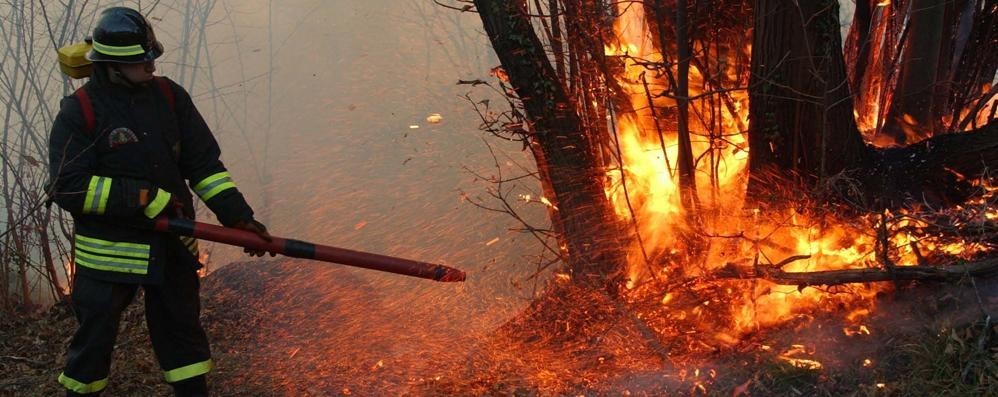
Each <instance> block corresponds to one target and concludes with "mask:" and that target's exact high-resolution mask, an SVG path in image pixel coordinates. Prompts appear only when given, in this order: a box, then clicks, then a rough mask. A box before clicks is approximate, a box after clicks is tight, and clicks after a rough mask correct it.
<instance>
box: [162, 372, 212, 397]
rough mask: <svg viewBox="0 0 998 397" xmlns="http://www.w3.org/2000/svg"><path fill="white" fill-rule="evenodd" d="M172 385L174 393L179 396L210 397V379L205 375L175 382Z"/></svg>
mask: <svg viewBox="0 0 998 397" xmlns="http://www.w3.org/2000/svg"><path fill="white" fill-rule="evenodd" d="M170 386H173V394H174V395H175V396H177V397H208V381H207V379H205V377H204V375H200V376H195V377H193V378H187V379H184V380H182V381H180V382H174V383H171V384H170Z"/></svg>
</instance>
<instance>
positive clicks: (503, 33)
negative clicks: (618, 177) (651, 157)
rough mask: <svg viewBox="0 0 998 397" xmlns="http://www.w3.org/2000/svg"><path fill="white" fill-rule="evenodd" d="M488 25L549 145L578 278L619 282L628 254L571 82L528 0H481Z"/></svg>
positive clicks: (548, 160) (534, 127)
mask: <svg viewBox="0 0 998 397" xmlns="http://www.w3.org/2000/svg"><path fill="white" fill-rule="evenodd" d="M475 6H476V7H477V9H478V13H479V16H480V17H481V19H482V23H483V25H484V27H485V31H486V33H487V34H488V36H489V39H490V40H491V42H492V46H493V48H494V49H495V52H496V55H498V57H499V61H500V62H501V63H502V66H503V68H504V69H505V71H506V73H507V75H508V76H509V81H510V84H511V85H512V86H513V87H514V89H515V91H516V94H517V96H518V97H519V99H520V100H521V101H522V102H523V106H524V111H525V113H526V115H527V118H528V119H529V120H530V122H531V123H532V124H531V126H530V128H529V131H530V137H531V140H532V141H533V142H536V144H537V145H538V146H539V148H540V150H541V151H543V154H544V160H545V161H543V162H541V163H538V164H537V166H538V167H539V168H540V167H544V168H546V172H547V174H548V175H549V177H550V179H551V188H552V189H553V191H554V197H552V198H551V199H552V203H553V204H554V205H555V206H556V207H557V208H558V210H557V211H556V213H557V216H558V220H559V221H560V222H559V223H560V224H561V226H562V228H563V231H564V237H565V241H566V243H567V247H566V248H567V253H568V258H569V263H568V265H569V268H570V270H571V271H572V276H573V278H574V279H576V280H579V281H583V282H592V283H594V284H601V285H603V286H606V287H609V288H613V286H614V285H616V284H617V283H616V282H617V281H619V279H618V278H620V277H621V276H622V273H620V271H621V270H622V269H625V267H626V266H625V265H626V260H625V259H626V258H625V255H624V251H623V245H622V244H621V242H620V241H619V239H620V236H621V233H619V232H618V230H617V228H616V227H614V226H613V225H616V224H617V223H616V222H615V221H614V219H613V212H612V208H611V207H610V204H609V201H608V200H607V198H606V195H605V193H604V191H603V177H604V172H603V170H602V169H601V168H600V167H598V165H597V161H596V156H595V154H596V151H597V150H598V149H599V148H598V147H594V145H593V143H592V141H591V140H590V139H589V138H587V135H586V133H587V131H585V130H584V125H583V121H582V119H581V118H580V116H579V115H578V114H576V113H575V111H574V109H575V106H574V104H573V103H572V102H571V100H570V98H569V96H568V94H567V92H566V91H565V87H564V85H563V84H562V82H561V81H560V80H559V79H558V75H557V72H556V71H555V69H554V68H553V67H552V66H551V64H550V62H549V61H548V58H547V55H546V54H545V51H544V48H543V47H542V44H541V42H540V39H539V38H538V37H537V36H536V34H535V33H534V30H533V28H532V27H531V25H530V20H529V17H528V15H527V9H526V7H525V4H524V3H522V2H515V1H500V0H475Z"/></svg>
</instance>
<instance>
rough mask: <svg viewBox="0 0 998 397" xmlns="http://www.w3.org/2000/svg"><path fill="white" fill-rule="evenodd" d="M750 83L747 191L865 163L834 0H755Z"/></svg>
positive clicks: (758, 196) (762, 195) (765, 193)
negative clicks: (777, 180) (773, 178)
mask: <svg viewBox="0 0 998 397" xmlns="http://www.w3.org/2000/svg"><path fill="white" fill-rule="evenodd" d="M754 13H755V32H754V36H753V39H752V69H751V70H752V76H751V78H750V82H749V98H750V104H749V172H750V180H749V186H748V197H749V199H750V201H754V202H755V203H757V204H758V203H766V202H769V201H770V200H767V198H769V197H770V195H771V194H772V192H774V189H773V187H772V186H771V183H772V179H771V177H775V178H776V179H789V180H796V181H798V182H801V183H804V184H805V185H806V184H813V183H815V182H818V181H820V180H821V179H822V178H824V177H827V176H830V175H834V174H838V173H840V172H842V171H843V170H846V169H847V168H850V167H854V166H856V165H857V164H862V163H864V162H865V161H866V160H867V159H868V158H869V157H870V154H871V153H870V151H869V149H868V148H867V147H866V145H865V144H864V143H863V140H862V138H861V136H860V134H859V130H858V128H857V127H856V123H855V120H854V119H853V103H852V99H851V98H850V96H849V84H848V82H847V78H846V73H845V64H844V61H843V59H842V52H841V50H840V49H841V45H840V43H841V39H840V38H839V32H838V29H839V28H838V4H837V2H835V1H834V0H815V1H806V2H804V1H801V2H790V1H786V0H757V1H756V4H755V7H754Z"/></svg>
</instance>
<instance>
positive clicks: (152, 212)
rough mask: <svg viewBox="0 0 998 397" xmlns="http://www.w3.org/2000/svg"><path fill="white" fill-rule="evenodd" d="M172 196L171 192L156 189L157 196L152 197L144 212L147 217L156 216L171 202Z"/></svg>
mask: <svg viewBox="0 0 998 397" xmlns="http://www.w3.org/2000/svg"><path fill="white" fill-rule="evenodd" d="M170 196H172V195H171V194H170V192H168V191H166V190H163V189H156V198H154V199H152V202H151V203H149V205H147V206H146V209H145V210H143V211H142V213H143V214H145V215H146V218H149V219H152V218H155V217H156V215H159V213H160V212H163V208H166V205H167V204H169V203H170Z"/></svg>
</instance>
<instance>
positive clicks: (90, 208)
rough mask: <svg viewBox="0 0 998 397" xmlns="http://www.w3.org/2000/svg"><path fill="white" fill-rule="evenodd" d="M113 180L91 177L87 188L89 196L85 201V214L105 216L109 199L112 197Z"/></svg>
mask: <svg viewBox="0 0 998 397" xmlns="http://www.w3.org/2000/svg"><path fill="white" fill-rule="evenodd" d="M111 181H112V179H111V178H106V177H103V176H92V177H90V185H88V186H87V196H86V198H85V199H84V200H83V213H84V214H95V215H104V210H106V209H107V199H108V198H109V197H111Z"/></svg>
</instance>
